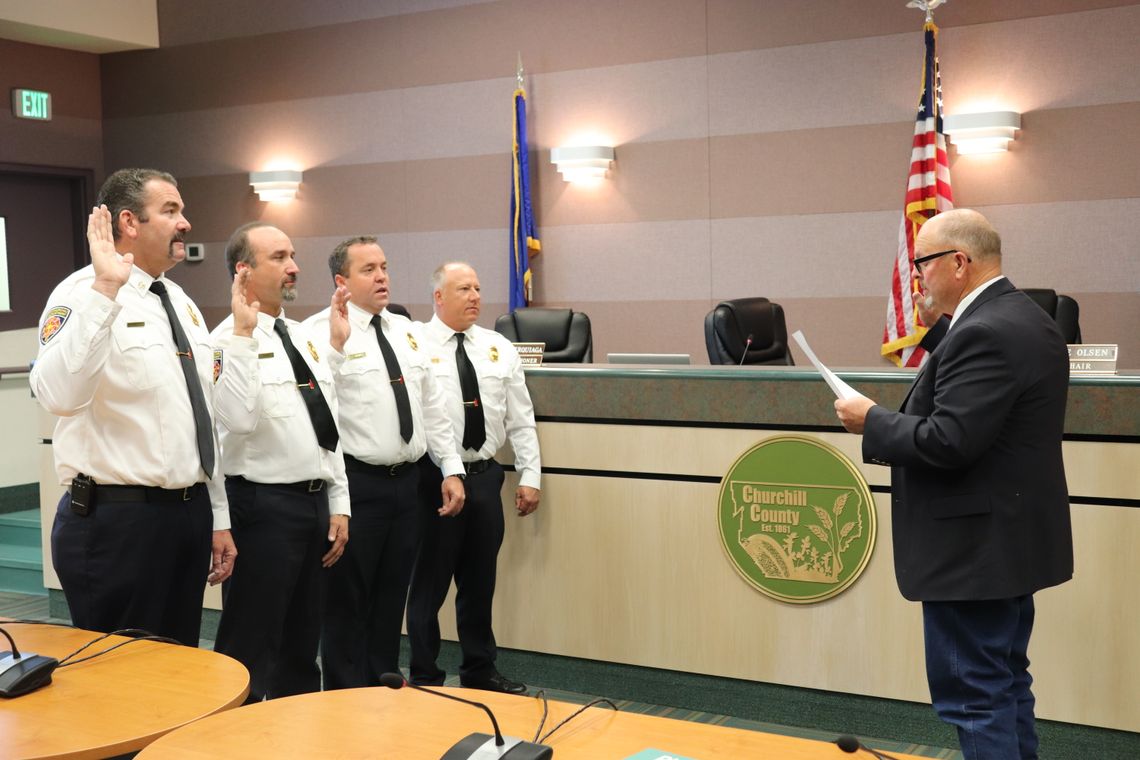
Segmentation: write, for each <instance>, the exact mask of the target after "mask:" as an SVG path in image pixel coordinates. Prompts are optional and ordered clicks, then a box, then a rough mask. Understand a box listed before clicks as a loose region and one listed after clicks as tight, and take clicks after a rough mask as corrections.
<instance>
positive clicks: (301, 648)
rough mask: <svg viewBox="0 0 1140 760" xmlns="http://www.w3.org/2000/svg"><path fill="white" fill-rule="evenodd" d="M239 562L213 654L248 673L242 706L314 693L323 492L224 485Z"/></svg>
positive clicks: (235, 481)
mask: <svg viewBox="0 0 1140 760" xmlns="http://www.w3.org/2000/svg"><path fill="white" fill-rule="evenodd" d="M226 494H227V495H228V496H229V500H230V523H231V525H232V532H233V537H234V544H235V545H236V546H237V550H238V557H237V560H236V562H235V564H234V572H233V575H231V576H230V578H229V580H227V581H225V582H224V583H223V584H222V619H221V622H220V623H219V624H218V639H217V642H216V644H215V646H214V650H215V651H217V652H221V653H222V654H225V655H229V656H230V657H233V658H234V659H235V660H238V661H239V662H241V664H243V665H245V667H246V669H247V670H249V698H248V699H247V700H246V702H260V701H261V700H262V699H271V698H274V697H284V696H289V695H291V694H305V693H307V692H311V691H320V688H321V672H320V669H319V668H318V667H317V645H318V642H319V640H320V633H321V610H322V606H323V605H322V595H321V572H322V568H321V556H322V555H324V553H325V552H326V551H328V547H329V542H328V530H329V499H328V490H327V488H324V489H322V490H320V491H317V492H309V491H306V490H304V489H303V488H300V487H296V486H292V485H275V484H265V483H253V482H251V481H248V480H245V479H244V478H234V477H227V478H226Z"/></svg>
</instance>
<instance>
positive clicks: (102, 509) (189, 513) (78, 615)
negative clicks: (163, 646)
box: [51, 485, 213, 647]
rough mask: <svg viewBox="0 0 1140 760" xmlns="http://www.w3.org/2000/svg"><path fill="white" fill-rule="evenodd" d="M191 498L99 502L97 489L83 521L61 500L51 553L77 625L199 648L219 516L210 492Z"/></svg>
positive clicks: (66, 500)
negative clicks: (132, 631) (136, 631)
mask: <svg viewBox="0 0 1140 760" xmlns="http://www.w3.org/2000/svg"><path fill="white" fill-rule="evenodd" d="M139 490H140V491H142V489H139ZM188 495H189V497H190V498H189V500H187V501H170V500H163V501H153V502H148V501H143V500H140V501H116V502H107V503H99V502H98V490H97V491H96V503H95V505H94V507H93V508H92V509H91V511H90V513H89V514H88V515H87V516H85V517H82V516H79V515H77V514H75V513H73V512H72V511H71V495H70V494H68V493H65V494H64V495H63V498H62V499H60V500H59V507H58V508H57V509H56V514H55V522H54V523H53V524H52V529H51V552H52V564H53V565H54V567H55V572H56V574H57V575H58V576H59V581H60V584H61V585H62V586H63V595H64V596H65V597H66V598H67V606H68V609H69V610H70V611H71V622H72V623H74V624H75V625H77V626H78V627H80V628H86V629H87V630H90V631H103V632H107V631H117V630H121V629H123V628H142V629H143V630H146V631H150V632H151V633H157V634H158V635H159V636H168V637H170V638H172V639H177V640H179V641H181V642H182V643H183V644H186V645H188V646H193V647H196V646H198V637H199V629H200V628H201V624H202V592H203V590H204V589H205V588H206V577H207V576H208V575H209V573H210V544H211V539H212V536H213V514H212V512H211V510H210V496H209V494H208V493H207V491H206V488H205V486H202V485H199V486H197V487H195V488H193V489H191V491H190V493H189V494H188Z"/></svg>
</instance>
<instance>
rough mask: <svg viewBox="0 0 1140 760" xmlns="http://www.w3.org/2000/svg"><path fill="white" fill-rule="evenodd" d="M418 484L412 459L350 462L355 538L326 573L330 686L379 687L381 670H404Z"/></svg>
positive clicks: (324, 644) (324, 655) (325, 647)
mask: <svg viewBox="0 0 1140 760" xmlns="http://www.w3.org/2000/svg"><path fill="white" fill-rule="evenodd" d="M418 482H419V468H418V467H417V466H416V465H415V464H414V463H413V464H408V465H403V466H401V467H400V468H399V469H398V470H397V471H396V472H395V473H391V472H390V471H389V469H388V468H387V467H369V466H368V465H363V466H348V492H349V496H350V498H351V500H352V540H350V541H349V542H348V543H347V544H345V546H344V555H343V556H342V557H341V558H340V561H339V562H337V563H336V564H335V565H333V566H332V567H331V568H329V569H328V570H327V571H326V572H325V574H324V575H325V616H324V626H323V628H322V631H321V669H322V671H324V683H325V689H326V690H328V689H352V688H357V687H362V686H379V685H380V676H381V675H383V674H384V673H397V672H399V670H400V663H399V659H400V628H401V625H402V623H403V622H404V604H405V602H406V601H407V599H408V581H409V580H410V579H411V576H412V563H413V562H414V561H415V558H416V547H417V545H418V543H419V533H420V525H419V523H420V517H419V509H418V506H419V498H418V495H417V492H416V485H417V483H418ZM439 500H440V499H439V491H438V490H437V491H436V501H437V502H438V501H439Z"/></svg>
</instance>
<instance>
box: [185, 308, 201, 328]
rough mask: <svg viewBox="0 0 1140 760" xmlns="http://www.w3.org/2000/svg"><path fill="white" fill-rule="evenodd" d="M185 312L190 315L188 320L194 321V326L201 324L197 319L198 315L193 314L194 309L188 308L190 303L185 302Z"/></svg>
mask: <svg viewBox="0 0 1140 760" xmlns="http://www.w3.org/2000/svg"><path fill="white" fill-rule="evenodd" d="M186 312H187V313H188V314H189V315H190V321H191V322H193V323H194V326H195V327H198V326H199V325H201V324H202V323H201V322H199V321H198V315H197V314H195V313H194V310H193V309H191V308H190V304H186Z"/></svg>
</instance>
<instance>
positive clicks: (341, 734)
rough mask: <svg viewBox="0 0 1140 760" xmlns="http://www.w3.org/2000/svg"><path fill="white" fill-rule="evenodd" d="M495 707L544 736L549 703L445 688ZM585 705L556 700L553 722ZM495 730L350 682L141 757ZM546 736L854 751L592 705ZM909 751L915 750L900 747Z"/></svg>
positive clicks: (376, 748)
mask: <svg viewBox="0 0 1140 760" xmlns="http://www.w3.org/2000/svg"><path fill="white" fill-rule="evenodd" d="M442 691H445V692H450V693H453V694H458V695H462V696H464V697H467V698H468V699H474V700H477V701H480V702H484V703H485V704H487V705H489V706H490V707H491V710H492V711H493V712H494V713H495V717H496V718H497V719H498V721H499V726H500V727H501V729H502V731H503V734H504V735H505V736H516V737H520V738H523V739H526V740H530V739H532V738H533V737H534V732H535V729H536V728H537V727H538V723H539V720H540V719H541V718H542V702H541V700H538V699H535V698H533V697H517V696H511V695H508V694H494V693H490V692H485V691H479V692H475V691H471V690H468V689H442ZM577 709H578V705H573V704H569V703H566V702H553V701H552V702H550V715H549V717H548V718H547V721H546V727H545V728H544V729H543V730H544V732H545V731H549V730H550V729H551V728H553V727H554V726H555V725H557V724H558V722H559V721H561V720H562V719H563V718H565V717H566V716H568V715H570V714H571V713H573V712H574V711H575V710H577ZM474 732H479V733H486V734H489V733H491V725H490V721H489V720H488V719H487V717H486V715H484V714H483V713H482V712H481V711H480V710H478V709H477V708H474V707H468V706H466V705H461V704H456V703H454V702H451V701H448V700H445V699H439V698H436V697H432V696H430V695H428V694H424V693H422V692H418V691H413V690H411V689H402V690H400V691H393V690H391V689H385V688H374V689H347V690H343V691H330V692H324V693H319V694H304V695H301V696H297V697H286V698H284V699H276V700H271V701H269V702H262V703H259V704H256V705H247V706H245V707H242V708H239V709H237V710H230V711H228V712H225V713H220V714H218V715H214V716H212V717H210V718H207V719H205V720H202V721H199V722H198V723H194V724H192V725H189V726H185V727H183V728H180V729H178V730H177V731H174V732H172V733H169V734H167V735H166V736H164V737H162V738H161V739H159V740H157V741H156V742H154V743H153V744H151V745H150V746H149V747H148V748H147V749H145V750H144V751H143V752H142V753H140V754H139V756H138V758H139V760H159V759H160V758H161V760H205V759H206V758H216V757H219V756H225V757H240V758H243V759H245V760H258V759H259V758H265V759H266V760H269V759H272V760H279V758H282V757H304V758H307V759H308V760H323V759H324V758H329V759H330V760H331V758H337V759H338V760H349V759H350V758H400V760H420V759H421V758H423V759H424V760H436V759H437V758H439V757H440V756H441V755H442V754H443V753H444V752H446V751H447V749H448V748H449V747H450V746H451V745H453V744H454V743H455V742H457V741H459V739H461V738H463V737H464V736H466V735H467V734H470V733H474ZM546 744H548V745H549V746H551V747H553V748H554V756H555V758H557V760H603V759H606V760H610V759H612V760H619V759H620V758H624V757H629V756H630V755H633V754H636V753H637V752H640V751H642V750H645V749H649V748H653V749H659V750H663V751H667V752H673V753H676V754H680V755H684V756H687V757H699V758H701V760H718V758H726V759H727V758H732V759H733V760H739V758H744V757H770V758H781V760H838V759H839V758H844V757H850V755H847V754H844V753H843V752H842V751H841V750H840V749H839V748H838V747H836V746H835V745H833V744H827V743H824V742H817V741H811V740H808V739H799V738H795V737H789V736H779V735H776V734H767V733H763V732H759V731H748V730H745V729H738V728H725V727H723V726H713V725H709V724H705V723H693V722H689V721H681V720H672V719H669V718H659V717H654V716H649V715H639V714H635V713H625V712H614V711H613V710H611V709H609V708H605V707H594V708H590V709H589V710H587V711H586V712H584V713H583V714H582V715H579V716H578V717H577V718H575V719H574V720H573V721H571V722H570V723H568V724H567V725H565V726H563V727H562V728H560V729H559V730H558V731H557V732H556V733H555V734H554V735H553V736H551V737H550V739H548V740H547V742H546ZM891 754H892V755H894V756H895V757H898V758H900V759H906V760H918V758H916V757H915V756H914V755H900V754H898V753H891Z"/></svg>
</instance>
